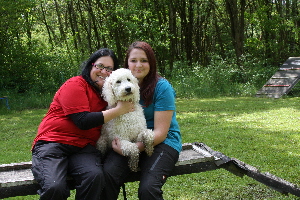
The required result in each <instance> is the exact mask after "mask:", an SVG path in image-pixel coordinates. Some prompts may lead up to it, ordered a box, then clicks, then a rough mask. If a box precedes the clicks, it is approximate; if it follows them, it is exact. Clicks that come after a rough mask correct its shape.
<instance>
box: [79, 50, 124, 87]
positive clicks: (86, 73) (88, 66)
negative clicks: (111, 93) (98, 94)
mask: <svg viewBox="0 0 300 200" xmlns="http://www.w3.org/2000/svg"><path fill="white" fill-rule="evenodd" d="M103 56H110V57H111V58H112V60H113V61H114V70H116V69H118V68H119V60H118V58H117V56H116V55H115V53H114V52H113V51H112V50H110V49H107V48H101V49H99V50H97V51H96V52H94V53H93V54H92V55H91V56H90V58H89V59H88V60H86V61H85V62H83V63H82V65H81V69H82V71H81V75H82V77H83V78H84V80H86V82H88V83H89V84H91V85H92V86H93V87H94V88H95V89H96V90H98V91H99V88H98V87H96V86H95V84H94V82H93V81H92V79H91V77H90V72H91V70H92V68H93V65H92V63H94V62H95V61H96V60H98V59H99V58H101V57H103Z"/></svg>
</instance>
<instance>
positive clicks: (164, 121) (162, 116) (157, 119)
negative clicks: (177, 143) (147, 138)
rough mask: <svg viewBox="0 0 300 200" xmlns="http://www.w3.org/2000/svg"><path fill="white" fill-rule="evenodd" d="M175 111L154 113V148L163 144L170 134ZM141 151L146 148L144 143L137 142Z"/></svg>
mask: <svg viewBox="0 0 300 200" xmlns="http://www.w3.org/2000/svg"><path fill="white" fill-rule="evenodd" d="M172 115H173V110H167V111H155V112H154V130H153V132H154V141H153V146H156V145H158V144H160V143H162V142H163V141H164V140H165V139H166V137H167V135H168V132H169V128H170V124H171V120H172ZM136 145H137V146H138V148H139V150H140V151H144V150H145V146H144V144H143V143H142V142H137V143H136Z"/></svg>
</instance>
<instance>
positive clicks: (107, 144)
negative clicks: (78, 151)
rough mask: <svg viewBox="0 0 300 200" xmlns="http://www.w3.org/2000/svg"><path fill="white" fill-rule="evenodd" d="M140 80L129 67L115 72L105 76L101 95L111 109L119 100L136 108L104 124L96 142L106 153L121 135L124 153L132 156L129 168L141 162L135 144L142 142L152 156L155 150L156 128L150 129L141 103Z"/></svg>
mask: <svg viewBox="0 0 300 200" xmlns="http://www.w3.org/2000/svg"><path fill="white" fill-rule="evenodd" d="M139 89H140V88H139V85H138V80H137V79H136V78H135V77H134V76H133V75H132V73H131V71H130V70H129V69H124V68H121V69H118V70H116V71H113V72H112V73H111V75H110V76H109V77H107V78H106V79H105V83H104V85H103V91H102V96H103V98H104V100H105V101H107V102H108V109H109V108H113V107H115V106H116V103H117V101H119V100H122V101H131V102H133V103H134V108H135V110H134V111H133V112H129V113H126V114H124V115H121V116H119V117H117V118H114V119H112V120H110V121H109V122H107V123H105V124H104V125H103V126H102V130H101V136H100V138H99V140H98V141H97V148H98V149H99V150H100V151H101V153H102V154H105V153H106V151H107V148H111V143H112V140H113V139H115V138H119V139H120V142H121V149H122V153H123V155H124V156H128V157H129V161H128V162H129V167H130V169H131V170H132V171H137V169H138V161H139V149H138V147H137V145H136V144H135V143H136V142H137V141H141V142H143V143H144V145H145V151H146V153H147V154H148V155H149V156H150V155H151V154H152V152H153V138H154V134H153V131H152V130H150V129H147V125H146V119H145V116H144V112H143V108H142V106H141V105H140V104H139V100H140V93H139Z"/></svg>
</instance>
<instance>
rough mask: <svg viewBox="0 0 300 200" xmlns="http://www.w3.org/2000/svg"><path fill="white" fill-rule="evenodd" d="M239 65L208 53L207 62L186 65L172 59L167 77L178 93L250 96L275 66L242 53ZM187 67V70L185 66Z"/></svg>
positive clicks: (188, 96)
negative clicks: (205, 63)
mask: <svg viewBox="0 0 300 200" xmlns="http://www.w3.org/2000/svg"><path fill="white" fill-rule="evenodd" d="M243 62H244V63H245V65H244V66H243V67H242V68H241V67H239V66H237V65H236V63H235V60H225V59H222V58H220V57H219V56H212V57H211V64H210V65H209V66H207V67H201V66H200V65H199V64H193V65H192V66H189V65H187V63H184V62H176V63H175V65H174V69H173V75H172V77H168V79H169V80H170V82H171V83H172V85H173V86H174V88H175V90H176V92H177V96H178V97H187V98H191V97H202V98H207V97H218V96H253V95H254V94H255V93H256V91H257V90H258V89H260V87H262V85H263V84H264V83H265V82H266V81H267V80H268V79H269V78H270V77H271V76H272V75H273V74H274V72H275V71H276V70H277V67H272V66H266V63H265V62H264V61H260V60H258V59H256V58H254V57H251V56H250V55H248V56H244V57H243ZM187 69H188V70H187Z"/></svg>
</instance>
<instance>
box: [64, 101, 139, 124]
mask: <svg viewBox="0 0 300 200" xmlns="http://www.w3.org/2000/svg"><path fill="white" fill-rule="evenodd" d="M133 110H134V106H133V104H132V103H131V102H128V101H118V103H117V106H116V107H115V108H111V109H109V110H105V111H102V112H80V113H74V114H70V115H69V116H70V118H71V119H72V121H73V122H74V124H75V125H76V126H77V127H78V128H80V129H82V130H88V129H91V128H95V127H97V126H100V125H103V124H104V123H106V122H108V121H109V120H112V119H113V118H116V117H118V116H120V115H122V114H125V113H128V112H131V111H133Z"/></svg>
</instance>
